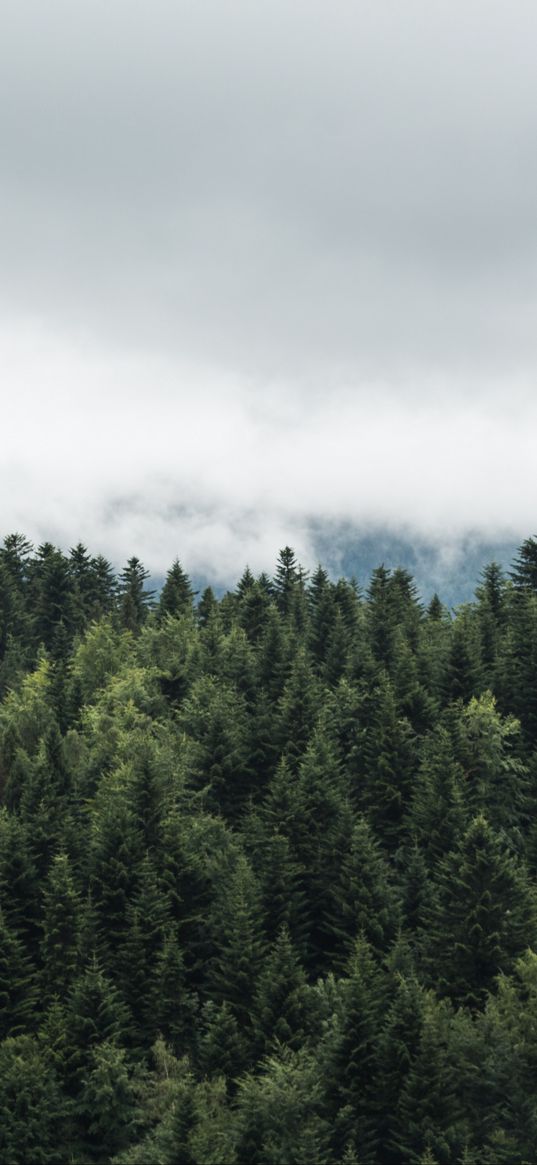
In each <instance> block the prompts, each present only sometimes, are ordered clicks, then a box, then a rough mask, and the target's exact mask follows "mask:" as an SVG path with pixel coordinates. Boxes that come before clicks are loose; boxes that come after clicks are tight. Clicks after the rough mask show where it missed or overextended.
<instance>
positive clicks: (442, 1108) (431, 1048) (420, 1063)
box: [392, 993, 468, 1165]
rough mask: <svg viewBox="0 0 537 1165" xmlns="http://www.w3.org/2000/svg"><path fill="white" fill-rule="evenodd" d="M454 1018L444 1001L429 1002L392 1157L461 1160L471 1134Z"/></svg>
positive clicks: (414, 1164) (444, 1163)
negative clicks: (455, 1049) (453, 1030)
mask: <svg viewBox="0 0 537 1165" xmlns="http://www.w3.org/2000/svg"><path fill="white" fill-rule="evenodd" d="M451 1027H452V1016H451V1012H450V1009H449V1007H448V1005H447V1004H446V1002H445V1001H443V1002H441V1003H439V1002H438V1001H437V1000H436V999H435V998H434V996H433V995H432V993H431V994H429V995H428V996H427V997H426V998H425V1002H424V1010H423V1020H422V1026H421V1034H420V1039H419V1046H418V1049H417V1051H416V1054H415V1056H414V1058H413V1060H412V1062H411V1064H410V1067H409V1071H408V1073H407V1075H406V1078H405V1081H404V1084H403V1088H402V1091H401V1095H400V1100H399V1105H398V1111H397V1123H396V1128H395V1130H394V1135H393V1141H392V1145H393V1149H392V1152H393V1151H395V1152H399V1158H397V1159H398V1160H404V1161H405V1162H406V1161H408V1162H409V1165H421V1163H422V1162H424V1161H425V1160H427V1158H426V1156H425V1155H426V1154H427V1152H429V1154H430V1155H432V1157H433V1160H436V1161H437V1162H438V1165H452V1162H453V1161H458V1160H460V1154H462V1151H463V1149H464V1145H465V1142H466V1141H467V1136H468V1128H467V1125H466V1123H465V1120H464V1109H463V1105H462V1101H461V1096H460V1091H459V1090H460V1079H459V1076H458V1071H457V1063H456V1058H455V1056H454V1054H453V1049H452V1046H451Z"/></svg>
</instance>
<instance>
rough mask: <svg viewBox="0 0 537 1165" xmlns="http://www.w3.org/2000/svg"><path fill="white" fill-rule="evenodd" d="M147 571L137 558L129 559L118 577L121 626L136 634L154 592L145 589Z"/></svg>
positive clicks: (146, 613)
mask: <svg viewBox="0 0 537 1165" xmlns="http://www.w3.org/2000/svg"><path fill="white" fill-rule="evenodd" d="M148 578H149V571H148V570H146V569H145V567H144V566H143V565H142V563H141V562H140V559H139V558H135V557H134V558H129V561H128V562H127V565H126V566H125V567H124V569H123V570H122V571H121V574H120V576H119V580H120V588H119V616H120V620H121V626H122V627H125V628H126V630H127V631H132V632H133V633H134V634H136V633H137V632H138V631H140V628H141V627H142V625H143V623H145V620H146V619H147V615H148V611H149V610H150V608H151V605H152V598H153V595H154V591H147V590H146V589H145V586H144V584H145V581H146V579H148Z"/></svg>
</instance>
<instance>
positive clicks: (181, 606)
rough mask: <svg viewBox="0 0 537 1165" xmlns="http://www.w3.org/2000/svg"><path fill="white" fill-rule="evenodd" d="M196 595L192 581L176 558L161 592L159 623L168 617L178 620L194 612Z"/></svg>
mask: <svg viewBox="0 0 537 1165" xmlns="http://www.w3.org/2000/svg"><path fill="white" fill-rule="evenodd" d="M196 594H197V591H193V590H192V586H191V583H190V579H189V577H188V575H187V574H186V573H185V571H184V570H183V567H182V566H181V563H180V562H179V559H178V558H176V559H175V562H174V563H173V565H172V566H171V567H170V569H169V571H168V573H167V575H166V580H165V583H164V586H163V588H162V590H161V592H160V598H159V602H158V608H157V618H158V620H159V622H162V620H163V619H164V618H165V617H166V615H173V616H174V617H175V618H176V617H177V616H178V615H185V614H188V613H189V612H190V611H191V610H192V600H193V599H194V596H195V595H196Z"/></svg>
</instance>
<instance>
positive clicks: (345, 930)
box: [327, 816, 400, 960]
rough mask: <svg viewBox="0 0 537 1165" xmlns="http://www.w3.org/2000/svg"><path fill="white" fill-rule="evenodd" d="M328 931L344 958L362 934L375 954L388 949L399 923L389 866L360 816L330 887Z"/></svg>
mask: <svg viewBox="0 0 537 1165" xmlns="http://www.w3.org/2000/svg"><path fill="white" fill-rule="evenodd" d="M330 898H331V903H332V906H331V909H330V910H329V911H328V913H327V926H328V929H329V930H330V931H331V932H332V933H333V934H334V935H335V937H336V939H337V941H338V947H339V950H340V952H341V955H340V958H342V959H345V960H346V959H347V958H348V956H349V953H350V951H351V950H352V947H353V944H354V942H355V941H356V939H357V937H358V935H360V934H362V935H364V936H365V938H366V939H367V940H368V942H370V943H371V946H372V949H373V950H374V951H376V952H377V953H379V954H382V953H384V952H385V951H387V950H388V948H389V946H390V945H391V943H392V942H393V940H394V939H395V936H396V933H397V930H398V926H399V923H400V913H399V903H398V900H397V895H396V892H395V889H394V886H393V884H392V881H391V877H390V871H389V867H388V865H387V863H386V861H385V859H384V857H383V855H382V853H381V850H380V846H379V845H378V843H377V842H376V841H375V838H374V837H373V835H372V832H371V829H370V827H369V825H368V823H367V821H366V820H365V818H364V817H361V816H360V817H358V819H357V821H356V824H355V825H354V828H353V831H352V837H351V841H350V847H349V849H348V850H347V852H345V853H344V855H343V859H342V861H341V865H340V868H339V870H338V871H337V872H336V876H335V879H334V881H333V882H332V883H331V885H330Z"/></svg>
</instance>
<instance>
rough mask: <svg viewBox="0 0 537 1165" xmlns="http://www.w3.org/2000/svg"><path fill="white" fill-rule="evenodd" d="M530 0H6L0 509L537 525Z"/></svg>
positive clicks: (126, 529)
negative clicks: (73, 0) (71, 0)
mask: <svg viewBox="0 0 537 1165" xmlns="http://www.w3.org/2000/svg"><path fill="white" fill-rule="evenodd" d="M535 22H536V18H535V13H534V8H533V6H531V5H530V4H529V3H520V2H517V0H515V2H514V3H512V4H511V5H509V7H507V6H506V5H500V4H495V3H490V0H489V2H487V3H485V2H484V0H479V2H470V3H465V4H464V5H463V4H462V3H460V2H458V0H455V2H454V3H453V2H452V3H450V4H447V3H443V2H438V3H437V4H435V5H427V4H426V3H425V2H424V0H410V2H409V3H408V4H405V5H404V6H403V5H399V6H395V5H393V4H391V5H390V4H385V5H383V6H380V5H378V3H377V4H373V3H365V2H358V3H356V2H353V3H350V2H349V3H343V2H341V0H340V2H336V3H332V4H330V5H328V4H326V3H322V4H321V3H318V2H316V0H313V2H312V0H310V2H309V3H307V4H306V3H305V2H302V0H296V2H295V3H294V4H292V5H289V4H284V3H282V2H280V0H271V3H270V4H266V5H255V6H254V5H252V4H251V3H246V0H242V2H230V0H218V3H216V0H214V2H210V3H209V2H205V0H198V2H197V3H196V4H194V3H186V2H184V0H179V2H176V3H173V4H172V3H171V2H165V0H154V3H153V4H152V5H151V6H149V5H147V6H145V5H138V6H134V5H132V4H127V3H126V0H109V2H108V3H107V4H106V5H104V4H103V3H100V2H98V0H92V3H91V4H90V3H89V0H78V3H77V5H76V6H74V5H72V4H67V3H65V2H59V0H49V2H48V3H47V4H46V5H43V4H42V3H37V0H29V2H24V0H19V2H18V3H17V4H16V5H15V4H14V3H12V2H10V0H8V3H6V4H5V6H4V11H3V30H2V43H1V45H0V133H1V140H2V151H1V154H0V245H1V255H2V263H1V267H0V377H1V397H2V446H1V448H2V455H1V459H0V485H1V492H0V528H1V531H2V532H4V533H7V532H8V531H11V530H14V529H21V530H23V531H24V532H26V533H27V534H28V535H29V536H31V537H32V538H34V539H35V540H36V541H40V540H42V539H44V538H52V539H53V540H55V541H57V542H58V543H59V544H61V545H63V546H65V547H67V546H69V545H70V544H72V542H73V541H75V540H78V539H79V538H81V539H82V540H83V541H85V542H86V543H88V545H89V546H90V547H91V548H92V549H93V550H95V551H96V552H97V551H102V552H103V553H106V554H108V555H109V557H110V558H111V559H112V560H113V561H114V562H116V563H119V562H121V561H124V559H125V557H126V556H127V555H129V554H132V553H137V554H138V555H139V556H140V557H142V558H143V559H144V561H146V562H147V564H148V566H149V567H150V569H151V571H152V572H153V573H158V572H159V571H162V570H163V569H164V568H165V567H166V566H167V565H169V562H170V561H171V559H172V558H173V557H174V556H175V555H176V554H179V555H180V557H181V558H182V559H183V560H184V561H185V563H186V564H187V566H188V567H189V569H190V570H192V571H194V572H197V573H203V574H205V575H206V576H207V577H209V578H211V579H214V580H215V581H222V582H228V581H232V579H234V578H235V577H236V575H237V573H238V572H239V571H240V570H242V567H243V565H244V563H245V562H246V561H248V562H249V563H250V565H251V566H252V568H254V569H263V568H267V569H268V568H270V566H271V565H272V563H273V561H274V558H275V554H276V552H277V549H278V547H279V546H281V545H283V544H285V543H287V542H290V543H291V544H293V545H294V546H295V547H296V548H297V550H298V552H299V553H300V555H301V557H302V559H303V561H304V562H305V563H306V564H308V563H311V562H313V561H315V558H316V543H315V534H314V530H315V528H316V526H317V525H318V524H319V523H321V524H324V525H325V527H326V528H327V529H330V528H333V529H334V531H335V530H336V528H337V526H338V524H341V523H346V522H348V523H351V524H352V526H353V527H355V528H356V529H357V530H361V531H367V530H370V529H372V528H375V527H378V526H381V527H385V528H386V529H388V530H395V531H397V532H398V533H401V532H404V533H405V534H406V535H408V537H409V538H410V539H412V538H414V537H416V538H418V537H421V538H425V539H428V540H431V541H433V542H435V543H437V544H438V545H439V546H442V547H443V546H447V547H451V546H453V545H454V544H456V542H457V540H458V539H461V538H463V537H464V536H465V535H467V534H468V533H469V532H471V531H476V532H477V533H478V534H479V536H480V537H483V538H484V539H486V540H489V541H490V540H494V539H498V540H502V539H510V538H511V537H512V538H514V539H515V540H516V539H517V538H518V537H523V536H525V535H526V534H529V533H531V532H533V529H534V526H535V524H536V523H535V512H536V492H537V491H536V486H535V476H536V475H535V470H534V464H535V445H536V434H537V428H536V421H537V403H536V402H537V397H536V393H535V369H536V366H537V365H536V359H537V327H536V319H535V316H536V309H535V305H536V290H535V271H536V259H537V254H536V251H537V197H536V195H537V190H536V186H537V157H536V153H535V148H534V144H535V140H536V128H537V126H536V124H535V123H536V122H537V79H536V76H535V69H534V61H533V55H534V54H533V43H534V39H533V33H534V31H535Z"/></svg>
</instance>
